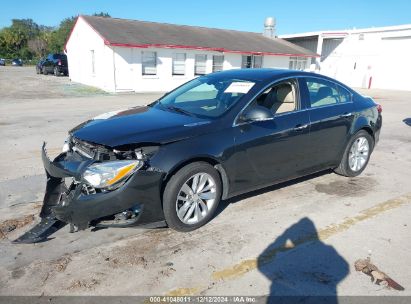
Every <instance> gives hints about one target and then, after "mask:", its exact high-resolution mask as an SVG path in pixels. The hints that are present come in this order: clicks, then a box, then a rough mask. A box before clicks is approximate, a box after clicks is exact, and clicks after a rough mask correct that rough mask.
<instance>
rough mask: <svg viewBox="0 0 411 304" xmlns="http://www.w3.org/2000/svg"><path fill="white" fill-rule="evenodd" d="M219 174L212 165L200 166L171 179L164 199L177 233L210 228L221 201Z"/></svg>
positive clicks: (169, 220) (169, 224)
mask: <svg viewBox="0 0 411 304" xmlns="http://www.w3.org/2000/svg"><path fill="white" fill-rule="evenodd" d="M221 188H222V186H221V179H220V175H219V173H218V172H217V171H216V170H215V169H214V168H213V167H212V166H211V165H210V164H208V163H205V162H197V163H192V164H189V165H187V166H185V167H183V168H182V169H180V170H179V171H178V172H177V173H176V174H175V175H173V176H172V177H171V179H170V180H169V182H168V183H167V185H166V188H165V190H164V195H163V209H164V216H165V219H166V222H167V224H168V226H169V227H170V228H172V229H174V230H177V231H192V230H195V229H197V228H199V227H201V226H203V225H204V224H206V223H207V222H208V221H209V220H210V219H211V218H212V216H213V215H214V213H215V211H216V209H217V206H218V204H219V202H220V199H221Z"/></svg>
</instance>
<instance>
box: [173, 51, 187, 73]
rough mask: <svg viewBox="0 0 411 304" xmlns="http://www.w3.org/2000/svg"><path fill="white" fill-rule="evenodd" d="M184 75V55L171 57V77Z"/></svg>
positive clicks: (176, 54) (179, 54) (177, 54)
mask: <svg viewBox="0 0 411 304" xmlns="http://www.w3.org/2000/svg"><path fill="white" fill-rule="evenodd" d="M185 73H186V54H185V53H175V54H174V55H173V75H185Z"/></svg>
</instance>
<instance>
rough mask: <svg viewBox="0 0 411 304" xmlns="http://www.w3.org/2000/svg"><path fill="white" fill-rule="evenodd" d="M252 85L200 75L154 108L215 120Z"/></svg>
mask: <svg viewBox="0 0 411 304" xmlns="http://www.w3.org/2000/svg"><path fill="white" fill-rule="evenodd" d="M254 84H255V82H253V81H250V80H244V79H233V78H222V77H208V76H202V77H199V78H196V79H194V80H192V81H190V82H187V83H186V84H184V85H182V86H181V87H179V88H177V89H175V90H174V91H172V92H170V93H168V94H167V95H165V96H164V97H162V98H160V99H159V100H158V101H157V103H156V104H155V106H156V107H163V108H167V109H169V110H171V111H175V112H179V113H183V114H186V115H194V116H200V117H209V118H213V117H218V116H221V115H222V114H224V113H225V112H226V111H227V110H228V109H229V108H231V107H232V106H233V105H234V104H235V103H236V102H238V100H239V99H240V98H241V97H243V96H244V95H245V94H247V93H248V91H249V90H250V89H251V88H252V87H253V85H254Z"/></svg>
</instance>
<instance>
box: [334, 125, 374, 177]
mask: <svg viewBox="0 0 411 304" xmlns="http://www.w3.org/2000/svg"><path fill="white" fill-rule="evenodd" d="M364 140H366V141H367V144H368V150H367V153H365V151H366V149H365V147H366V144H365V143H364V144H363V141H364ZM354 145H357V147H358V145H360V147H359V150H358V151H356V153H357V155H358V157H355V153H353V151H354V150H355V147H353V146H354ZM361 147H362V151H361ZM373 149H374V139H373V138H372V136H371V135H370V134H369V133H368V132H367V131H365V130H360V131H358V132H357V133H356V134H355V135H354V136H353V137H352V138H351V139H350V141H349V142H348V144H347V147H346V148H345V151H344V154H343V157H342V160H341V163H340V165H339V166H338V167H337V168H336V169H335V170H334V171H335V173H337V174H340V175H343V176H347V177H354V176H358V175H360V174H361V172H362V171H364V169H365V168H366V167H367V164H368V161H369V160H370V156H371V153H372V151H373ZM365 154H366V155H365ZM355 159H357V160H355Z"/></svg>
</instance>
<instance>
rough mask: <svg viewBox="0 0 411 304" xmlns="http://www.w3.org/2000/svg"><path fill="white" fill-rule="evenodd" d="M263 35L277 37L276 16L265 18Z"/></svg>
mask: <svg viewBox="0 0 411 304" xmlns="http://www.w3.org/2000/svg"><path fill="white" fill-rule="evenodd" d="M263 35H264V36H265V37H268V38H275V18H273V17H267V18H265V21H264V33H263Z"/></svg>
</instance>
